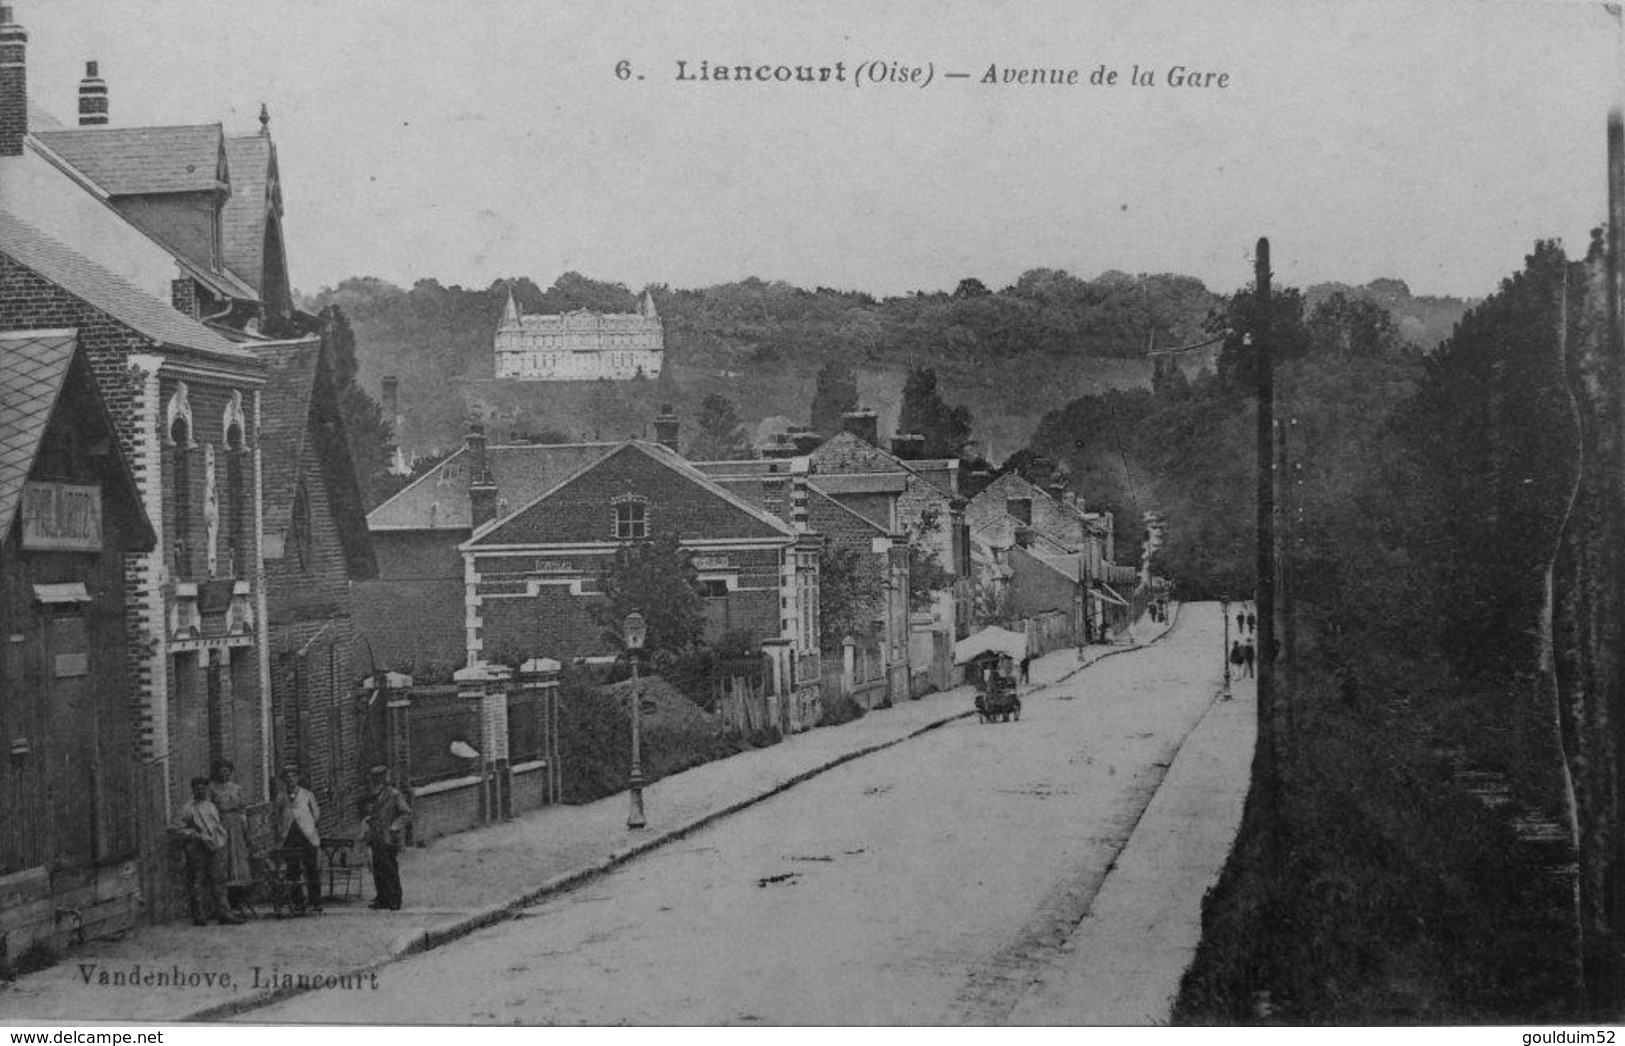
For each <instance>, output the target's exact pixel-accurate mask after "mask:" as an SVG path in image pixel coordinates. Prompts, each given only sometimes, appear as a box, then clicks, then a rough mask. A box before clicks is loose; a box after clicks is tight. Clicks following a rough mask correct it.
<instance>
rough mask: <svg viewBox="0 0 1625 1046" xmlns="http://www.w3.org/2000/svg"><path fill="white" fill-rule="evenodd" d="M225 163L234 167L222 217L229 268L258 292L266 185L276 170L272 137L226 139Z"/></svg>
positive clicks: (272, 202)
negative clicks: (229, 191) (229, 194)
mask: <svg viewBox="0 0 1625 1046" xmlns="http://www.w3.org/2000/svg"><path fill="white" fill-rule="evenodd" d="M226 163H227V164H229V165H230V167H231V198H230V199H229V200H227V201H226V206H225V207H224V208H223V209H222V211H221V214H220V238H221V246H222V248H223V250H224V253H225V260H226V266H227V267H228V268H229V269H231V271H232V272H234V273H236V274H237V275H238V276H240V277H241V278H242V279H243V280H244V281H245V282H246V283H247V284H248V285H249V286H251V287H253V288H255V290H256V292H257V291H258V289H259V287H260V282H261V280H262V279H263V278H264V273H263V272H262V271H261V270H262V269H263V268H264V265H265V216H266V208H267V207H268V206H273V205H274V206H277V207H278V208H280V206H281V201H280V200H269V201H268V200H267V199H266V192H267V188H268V187H267V183H268V182H269V181H270V180H271V173H272V171H273V170H274V169H275V163H276V152H275V150H274V149H273V148H272V146H271V137H270V135H264V134H255V135H249V136H247V137H243V138H227V139H226Z"/></svg>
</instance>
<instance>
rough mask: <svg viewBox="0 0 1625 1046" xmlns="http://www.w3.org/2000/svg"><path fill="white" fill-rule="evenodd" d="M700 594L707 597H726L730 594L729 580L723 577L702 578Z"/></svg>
mask: <svg viewBox="0 0 1625 1046" xmlns="http://www.w3.org/2000/svg"><path fill="white" fill-rule="evenodd" d="M700 594H701V595H703V596H704V597H705V598H706V599H726V598H727V596H728V582H726V581H724V580H722V579H721V578H714V577H713V578H701V579H700Z"/></svg>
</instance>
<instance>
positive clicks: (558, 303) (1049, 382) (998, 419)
mask: <svg viewBox="0 0 1625 1046" xmlns="http://www.w3.org/2000/svg"><path fill="white" fill-rule="evenodd" d="M510 288H511V289H512V291H513V294H514V296H515V298H516V299H517V301H518V302H519V305H520V307H521V309H522V310H523V311H524V312H525V313H527V314H531V313H540V312H560V311H564V310H567V309H573V308H581V307H584V308H588V309H594V310H598V311H606V312H630V311H632V310H633V309H634V307H635V305H636V300H637V295H635V294H634V293H633V292H632V291H631V290H630V289H629V288H627V287H626V286H624V285H622V284H617V283H606V282H602V281H598V280H592V279H588V278H586V277H583V276H581V275H579V274H576V273H565V274H564V275H563V276H561V277H559V279H558V280H557V281H556V282H555V283H554V284H553V285H552V286H551V287H549V288H548V289H546V290H545V291H544V290H543V289H542V288H541V287H539V286H538V285H537V284H536V283H534V282H533V281H531V280H530V279H528V278H524V277H521V278H518V279H513V280H498V281H496V282H495V283H493V284H491V286H489V287H487V288H485V289H484V290H473V289H465V288H462V287H458V286H450V287H445V286H442V285H441V284H439V283H438V282H436V281H434V280H420V281H418V282H417V283H416V284H414V285H413V286H412V287H411V289H409V290H408V289H403V288H400V287H397V286H395V285H393V284H390V283H387V282H385V281H382V280H378V279H373V278H370V277H361V278H353V279H348V280H345V281H344V282H342V283H340V284H339V285H338V286H337V287H333V288H325V289H323V290H322V291H321V292H320V293H319V294H317V295H316V296H315V297H314V298H312V299H310V300H309V301H308V302H307V305H308V306H309V307H311V308H312V309H321V308H323V307H325V306H328V305H337V306H338V307H339V308H341V309H342V310H343V312H344V314H345V315H346V316H347V317H348V319H349V321H350V324H351V326H352V328H353V329H354V331H355V335H356V350H357V359H358V362H359V366H360V373H359V381H360V383H361V385H362V387H363V388H365V389H367V390H368V391H369V392H372V393H374V395H376V394H377V390H378V388H379V381H380V379H381V378H382V377H383V376H384V375H386V374H394V375H397V376H398V377H399V378H400V379H401V384H400V403H401V411H402V413H403V415H404V418H405V421H404V424H403V426H402V429H401V432H400V434H399V436H400V441H401V443H402V445H403V446H404V447H406V448H407V449H408V450H411V451H418V452H421V451H428V450H433V449H435V448H445V447H449V446H451V445H453V444H455V443H456V442H457V441H459V440H460V438H461V434H462V432H463V430H464V426H465V424H466V421H467V419H468V418H469V417H470V416H471V415H474V416H481V417H482V418H483V419H484V420H485V421H486V422H487V424H488V426H490V427H491V428H492V430H493V435H495V436H496V437H497V438H507V437H509V436H512V435H522V434H529V435H550V436H553V437H555V438H557V437H567V438H572V439H575V438H580V437H581V436H582V435H583V434H585V435H588V436H597V437H601V438H606V439H608V438H618V437H621V436H625V435H629V434H636V433H642V432H644V431H645V430H646V426H647V425H648V424H649V421H650V419H652V418H653V416H654V413H655V411H656V410H657V409H658V407H659V405H660V404H661V403H667V402H669V403H672V404H673V405H674V406H675V408H676V410H677V413H678V416H679V418H680V419H681V420H682V422H683V425H684V431H685V432H692V431H693V425H694V421H695V419H696V417H697V416H698V412H699V407H700V402H701V400H702V399H703V398H704V397H705V396H706V395H708V394H710V393H721V394H722V395H725V396H727V397H728V398H729V399H730V400H732V401H733V403H734V405H735V408H736V410H737V412H738V414H739V416H740V418H741V419H742V420H743V421H744V423H745V425H746V428H747V430H751V429H754V428H755V426H756V425H757V424H758V423H759V422H761V421H762V420H763V419H766V418H773V417H779V418H784V419H788V420H789V421H792V422H796V423H803V424H804V423H807V422H808V420H809V411H810V405H811V402H812V399H813V391H814V383H815V377H816V375H817V373H818V371H819V369H820V368H821V367H823V366H824V365H825V364H828V363H831V362H834V363H837V364H840V365H842V366H844V367H847V368H850V370H851V372H852V373H853V374H854V376H855V377H856V380H857V385H858V389H859V395H860V399H861V401H862V404H863V405H864V406H870V407H873V408H875V409H876V410H878V411H879V412H880V414H881V429H882V432H883V433H889V432H890V431H891V426H892V425H893V424H894V423H895V419H896V417H897V414H898V411H899V409H900V405H901V390H902V385H903V379H904V377H905V375H906V373H907V371H908V369H909V368H910V367H911V366H929V367H931V368H934V369H935V370H936V372H937V374H938V377H939V381H940V386H941V389H942V394H943V398H944V399H945V400H946V401H947V402H949V403H951V404H957V405H963V406H966V407H968V408H969V409H970V411H971V414H972V416H973V418H974V423H975V438H976V440H977V442H978V443H979V444H980V448H981V449H982V450H983V451H984V452H987V453H988V456H989V457H992V458H994V459H998V458H1002V457H1004V456H1005V455H1008V454H1009V453H1011V452H1013V451H1015V450H1016V449H1018V448H1019V447H1021V446H1023V445H1025V444H1026V443H1027V441H1028V439H1029V437H1030V436H1031V434H1032V432H1033V429H1034V426H1035V425H1036V423H1037V420H1038V419H1039V418H1040V417H1041V416H1042V415H1043V414H1044V412H1046V411H1048V410H1053V409H1056V408H1059V407H1061V406H1063V405H1064V404H1065V403H1067V402H1068V401H1070V400H1072V399H1074V398H1076V397H1078V396H1080V395H1092V394H1100V393H1103V392H1106V391H1108V390H1111V389H1134V388H1149V387H1150V384H1151V377H1152V365H1151V361H1150V359H1149V358H1148V357H1147V356H1146V352H1147V350H1148V349H1150V348H1156V349H1166V348H1169V347H1174V346H1182V345H1189V344H1194V343H1196V342H1199V341H1202V340H1204V338H1205V337H1206V335H1204V333H1203V327H1204V323H1205V322H1206V321H1207V320H1208V316H1209V313H1210V312H1211V311H1212V310H1213V309H1214V307H1215V306H1216V305H1217V304H1218V302H1219V297H1218V296H1217V295H1215V294H1214V293H1213V292H1211V291H1209V290H1208V289H1207V288H1206V287H1205V286H1204V285H1203V284H1202V283H1201V282H1200V281H1199V280H1196V279H1193V278H1191V277H1187V276H1178V275H1166V274H1165V275H1139V276H1130V275H1128V274H1126V273H1121V272H1107V273H1104V274H1102V275H1101V276H1099V277H1097V278H1095V279H1093V280H1084V279H1079V278H1078V277H1075V276H1072V275H1069V274H1067V273H1065V272H1061V271H1057V270H1054V269H1034V270H1031V271H1029V272H1027V273H1025V274H1023V275H1022V277H1021V278H1020V279H1019V280H1017V281H1016V282H1015V283H1014V284H1013V285H1011V286H1009V287H1005V288H1003V289H1001V290H997V291H993V290H990V289H989V288H987V287H985V286H984V285H983V284H982V283H981V282H980V281H979V280H975V279H965V280H962V281H961V282H960V284H959V286H958V287H957V288H955V289H954V291H953V292H951V293H948V292H933V293H927V292H915V293H912V294H909V295H906V296H902V297H895V298H885V299H876V298H874V297H872V296H870V295H867V294H863V293H860V292H854V291H838V290H832V289H829V288H824V287H820V288H817V289H816V290H810V291H809V290H804V289H802V288H799V287H795V286H792V285H790V284H788V283H783V282H767V281H763V280H759V279H755V278H752V279H747V280H743V281H740V282H737V283H729V284H721V285H718V286H714V287H706V288H701V289H697V290H682V289H673V288H670V287H667V286H664V285H654V286H651V287H649V288H647V289H648V290H649V291H651V292H652V294H653V295H654V300H655V304H656V307H657V309H658V310H659V312H660V314H661V316H662V317H663V318H664V319H665V322H666V350H667V351H666V360H667V362H666V370H665V372H664V373H662V375H661V376H660V378H659V379H658V380H652V381H630V382H571V383H560V382H511V381H501V382H499V381H495V380H493V378H492V370H493V355H492V337H493V335H494V333H495V331H496V326H497V322H498V317H499V316H500V315H501V312H502V307H503V304H504V302H505V300H506V297H507V294H508V291H509V290H510ZM1339 289H1341V290H1344V291H1345V292H1346V293H1353V294H1357V295H1358V296H1361V297H1369V298H1371V299H1372V300H1375V301H1378V302H1379V303H1380V304H1382V305H1383V306H1384V308H1385V309H1387V310H1388V311H1389V312H1390V313H1391V314H1392V315H1393V316H1394V319H1395V322H1396V324H1397V325H1398V326H1399V327H1400V329H1401V331H1402V332H1403V333H1405V334H1406V335H1408V336H1411V340H1413V341H1416V342H1418V343H1419V344H1422V345H1425V346H1431V345H1432V344H1433V343H1434V342H1435V341H1436V340H1437V338H1439V337H1442V336H1443V335H1444V334H1447V333H1448V332H1449V327H1450V325H1451V324H1453V323H1454V322H1455V319H1456V318H1457V317H1459V315H1460V313H1461V311H1462V310H1463V309H1464V308H1465V307H1466V304H1467V303H1465V302H1459V301H1455V300H1453V299H1433V298H1414V297H1412V296H1411V295H1410V293H1409V290H1408V289H1407V288H1406V287H1405V285H1404V284H1403V283H1401V282H1399V281H1397V280H1385V281H1377V282H1376V283H1373V284H1371V285H1370V286H1369V287H1366V288H1360V289H1359V290H1357V291H1352V292H1350V291H1349V290H1348V289H1347V288H1342V287H1341V286H1340V285H1327V289H1326V291H1325V293H1326V295H1327V296H1329V295H1330V293H1332V291H1334V290H1339ZM1320 291H1321V288H1312V289H1311V291H1310V297H1311V300H1313V298H1314V295H1316V294H1317V293H1318V292H1320ZM640 293H641V292H640ZM1412 332H1414V335H1413V334H1412ZM1181 363H1182V366H1183V367H1184V369H1185V370H1186V371H1187V372H1188V373H1191V374H1194V373H1195V372H1196V371H1197V370H1199V369H1200V368H1201V367H1202V366H1203V365H1204V364H1207V365H1211V363H1212V355H1211V354H1201V353H1193V354H1188V355H1185V356H1182V357H1181Z"/></svg>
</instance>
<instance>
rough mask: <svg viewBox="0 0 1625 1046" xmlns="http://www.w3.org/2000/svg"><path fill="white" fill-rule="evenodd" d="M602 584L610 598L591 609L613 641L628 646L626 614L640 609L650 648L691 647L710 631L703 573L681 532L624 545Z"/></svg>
mask: <svg viewBox="0 0 1625 1046" xmlns="http://www.w3.org/2000/svg"><path fill="white" fill-rule="evenodd" d="M599 583H600V584H601V585H602V587H603V590H604V597H603V599H601V600H596V601H594V602H593V603H591V604H590V610H589V613H590V614H591V615H592V619H593V621H594V622H595V623H596V624H597V625H598V626H599V627H600V628H602V629H603V630H604V632H603V635H604V641H605V642H607V643H609V644H610V645H611V646H614V647H616V648H619V647H620V646H621V645H622V643H623V637H622V635H621V631H622V628H623V626H624V624H625V621H626V615H628V614H630V613H631V612H632V611H634V610H636V611H638V612H639V613H641V614H642V615H643V618H644V621H645V622H646V623H647V624H648V627H649V635H648V639H646V640H645V641H644V648H645V649H647V650H649V651H656V650H664V651H668V652H672V653H676V652H679V651H682V650H686V649H687V648H689V647H691V646H693V645H694V644H696V643H698V642H699V641H700V637H701V636H702V635H703V634H704V632H705V616H704V607H705V598H704V596H703V595H701V592H700V581H699V574H698V573H697V572H696V571H695V569H694V563H693V557H692V556H691V555H690V554H689V552H688V550H687V549H685V548H683V546H682V544H681V542H680V540H679V539H678V536H677V533H676V532H675V531H670V530H668V531H662V532H660V533H657V534H656V535H655V536H654V538H653V539H652V540H650V541H629V542H626V543H624V544H622V545H621V546H620V547H619V548H617V549H616V550H615V555H614V556H613V557H612V558H611V559H610V561H609V563H608V565H606V566H605V567H604V570H603V572H602V573H601V574H600V575H599Z"/></svg>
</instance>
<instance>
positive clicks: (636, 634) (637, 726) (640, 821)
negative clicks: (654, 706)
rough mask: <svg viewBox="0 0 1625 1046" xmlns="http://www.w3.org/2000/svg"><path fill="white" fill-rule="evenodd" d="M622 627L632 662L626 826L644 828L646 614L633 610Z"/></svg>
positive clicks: (647, 633)
mask: <svg viewBox="0 0 1625 1046" xmlns="http://www.w3.org/2000/svg"><path fill="white" fill-rule="evenodd" d="M621 628H622V631H621V638H622V639H623V640H625V642H626V656H627V658H628V659H629V660H631V662H632V691H631V695H630V696H631V699H632V775H631V779H630V780H629V781H628V785H629V788H628V794H629V795H630V796H631V807H630V808H629V809H628V811H627V814H626V827H628V828H642V827H644V826H645V825H646V824H648V822H647V821H645V820H644V817H643V715H642V712H643V710H642V705H643V688H642V687H640V686H639V685H638V681H637V680H638V651H640V650H642V649H643V641H644V639H645V638H647V636H648V635H649V627H648V625H647V624H646V623H645V622H644V620H643V615H642V614H640V613H638V612H637V611H636V610H634V611H632V612H631V613H630V614H628V615H626V620H625V621H624V622H623V623H622V626H621Z"/></svg>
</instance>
